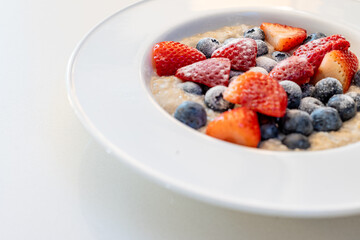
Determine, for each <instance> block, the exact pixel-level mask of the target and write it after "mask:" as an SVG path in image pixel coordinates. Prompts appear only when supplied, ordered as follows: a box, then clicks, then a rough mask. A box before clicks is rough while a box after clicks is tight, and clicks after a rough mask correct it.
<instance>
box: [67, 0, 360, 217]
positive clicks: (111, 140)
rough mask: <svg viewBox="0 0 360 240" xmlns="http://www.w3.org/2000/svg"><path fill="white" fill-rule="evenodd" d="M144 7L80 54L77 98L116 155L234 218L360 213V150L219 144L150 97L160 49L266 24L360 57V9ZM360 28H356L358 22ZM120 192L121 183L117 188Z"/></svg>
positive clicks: (74, 60)
mask: <svg viewBox="0 0 360 240" xmlns="http://www.w3.org/2000/svg"><path fill="white" fill-rule="evenodd" d="M276 3H277V4H278V6H277V7H274V6H273V2H269V1H230V0H224V1H218V0H217V1H213V0H206V1H205V0H185V1H180V0H176V1H166V0H158V1H145V2H140V3H138V4H135V5H132V6H130V7H128V8H126V9H124V10H121V11H119V12H118V13H116V14H114V15H113V16H111V17H109V18H108V19H106V20H105V21H103V22H102V23H100V24H99V25H98V26H96V27H95V28H94V29H93V30H92V31H91V32H90V33H89V34H88V35H87V36H86V37H85V38H84V39H83V40H82V41H81V43H80V44H79V45H78V47H77V48H76V49H75V51H74V53H73V55H72V57H71V60H70V63H69V68H68V79H67V84H68V90H69V98H70V101H71V103H72V106H73V107H74V109H75V111H76V113H77V115H78V116H79V118H80V120H81V121H82V123H83V124H84V125H85V127H86V128H87V129H88V130H89V132H90V133H91V134H93V135H94V137H95V138H96V139H97V140H98V141H99V142H100V143H101V144H103V145H104V146H105V147H106V149H107V150H108V151H109V152H112V153H113V154H115V155H116V156H118V158H119V160H121V161H123V162H124V163H126V164H129V165H130V166H132V167H134V168H135V169H137V170H138V171H139V172H140V173H141V174H144V175H145V176H147V177H149V179H151V180H154V181H156V182H158V183H160V184H161V185H163V186H165V187H167V188H169V189H171V190H174V191H177V192H180V193H183V194H186V195H187V196H190V197H194V198H197V199H199V200H202V201H206V202H208V203H212V204H215V205H219V206H224V207H227V208H231V209H236V210H241V211H247V212H254V213H260V214H270V215H277V216H292V217H325V216H327V217H328V216H343V215H350V214H357V213H359V212H360V188H359V187H358V184H357V183H359V182H360V174H359V169H360V160H359V157H358V156H357V155H358V154H359V153H360V144H359V143H355V144H351V145H348V146H345V147H341V148H336V149H331V150H326V151H315V152H272V151H265V150H259V149H251V148H247V147H242V146H238V145H234V144H231V143H227V142H224V141H220V140H217V139H214V138H211V137H208V136H206V135H203V134H201V133H199V132H197V131H195V130H192V129H191V128H188V127H186V126H184V125H183V124H181V123H179V122H178V121H177V120H175V119H174V118H173V117H172V116H170V115H169V114H167V113H166V112H165V111H164V110H163V109H161V107H160V106H159V105H158V104H157V103H156V102H155V100H154V98H153V97H152V95H151V91H150V89H149V80H150V77H151V74H152V71H153V70H152V67H151V64H150V50H151V47H152V46H153V44H154V43H155V42H158V41H163V40H180V39H181V38H183V37H187V36H191V35H193V34H195V33H199V32H204V31H208V30H214V29H216V28H219V27H222V26H225V25H236V24H240V23H245V24H252V25H259V24H261V22H263V21H267V22H279V23H284V24H288V25H293V26H298V27H302V28H305V29H307V30H308V32H315V31H322V32H325V33H326V34H329V35H330V34H343V35H345V36H346V37H347V39H348V40H349V41H350V42H351V43H352V47H351V49H352V50H353V51H354V52H355V53H356V54H357V55H358V56H360V41H359V40H358V39H360V29H359V27H356V26H354V24H353V23H357V22H358V20H359V17H358V16H357V15H356V14H357V12H356V11H357V10H358V9H359V7H360V4H359V3H358V2H355V1H342V2H341V8H339V7H338V4H339V2H338V1H320V0H306V1H276ZM356 21H357V22H356ZM115 184H116V183H115Z"/></svg>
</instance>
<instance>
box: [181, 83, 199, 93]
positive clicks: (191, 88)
mask: <svg viewBox="0 0 360 240" xmlns="http://www.w3.org/2000/svg"><path fill="white" fill-rule="evenodd" d="M179 87H180V88H181V89H182V90H184V91H185V92H187V93H191V94H195V95H202V94H203V90H202V89H201V87H200V86H199V85H198V84H196V83H194V82H184V83H180V84H179Z"/></svg>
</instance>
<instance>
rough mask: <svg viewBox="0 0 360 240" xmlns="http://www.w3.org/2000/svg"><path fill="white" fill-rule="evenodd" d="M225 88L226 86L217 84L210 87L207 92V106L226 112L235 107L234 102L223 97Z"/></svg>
mask: <svg viewBox="0 0 360 240" xmlns="http://www.w3.org/2000/svg"><path fill="white" fill-rule="evenodd" d="M225 90H226V87H225V86H215V87H212V88H210V89H209V91H207V92H206V94H205V104H206V106H207V107H208V108H211V109H212V110H214V111H217V112H224V111H226V110H229V109H231V108H233V107H234V104H233V103H230V102H228V101H226V100H225V99H224V98H223V92H224V91H225Z"/></svg>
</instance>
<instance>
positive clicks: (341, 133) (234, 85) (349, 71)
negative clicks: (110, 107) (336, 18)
mask: <svg viewBox="0 0 360 240" xmlns="http://www.w3.org/2000/svg"><path fill="white" fill-rule="evenodd" d="M266 24H268V23H266ZM263 25H264V26H265V27H263ZM277 27H279V26H278V25H276V24H275V27H274V24H269V25H268V26H267V25H265V23H264V24H262V26H261V29H262V30H263V31H262V30H260V28H257V27H254V26H248V25H239V26H231V27H223V28H220V29H218V30H215V31H210V32H206V33H201V34H197V35H195V36H192V37H188V38H185V39H183V40H181V41H180V44H184V45H186V46H189V47H191V48H194V49H195V48H198V49H200V50H201V51H202V52H203V53H204V55H205V56H206V57H205V56H200V55H196V54H197V53H194V54H195V55H194V56H195V57H194V56H193V57H191V58H190V59H194V58H196V60H194V62H189V63H186V64H184V66H177V67H176V68H174V69H171V67H166V69H165V70H164V71H167V73H166V74H163V73H162V72H161V73H159V71H160V70H162V69H160V70H159V69H156V70H157V73H158V74H154V76H153V77H152V79H151V91H152V93H153V96H154V98H155V99H156V101H157V102H158V103H159V104H160V106H161V107H162V108H163V109H164V110H165V111H167V112H168V113H169V114H171V115H174V116H175V117H176V118H177V119H178V120H180V121H182V122H184V123H185V124H187V123H186V121H196V120H197V119H190V120H188V119H186V118H185V120H183V119H182V117H183V116H184V114H188V113H189V111H190V113H192V112H191V111H194V110H189V108H188V109H186V103H189V102H191V103H196V104H198V105H196V106H199V108H201V109H204V110H205V111H204V113H202V114H205V115H206V116H205V117H206V121H205V122H204V123H201V124H200V125H196V124H198V123H196V124H195V125H196V126H197V127H194V128H196V129H197V130H198V131H200V132H203V133H206V134H208V135H210V136H214V137H217V138H220V139H223V140H225V141H230V142H234V143H238V144H242V145H246V146H252V147H256V146H257V147H259V148H262V149H267V150H277V151H286V150H290V149H307V150H323V149H329V148H335V147H340V146H343V145H347V144H350V143H353V142H356V141H359V140H360V114H358V113H357V112H356V111H355V112H354V113H350V114H353V115H354V116H353V115H351V117H350V119H349V120H348V119H345V118H344V117H343V115H344V114H349V113H348V112H349V111H353V109H350V110H348V109H345V110H344V105H349V106H350V108H354V109H355V108H356V107H353V106H355V105H356V104H359V103H358V102H357V101H354V100H356V99H354V97H357V98H358V99H359V101H360V95H356V94H353V95H352V97H349V96H350V95H349V96H346V98H345V97H344V99H346V101H349V103H347V102H345V103H346V104H345V103H344V102H340V103H338V101H339V100H338V99H336V98H339V97H338V96H336V95H339V94H340V95H348V94H345V93H349V92H353V93H358V94H360V88H359V87H357V86H355V85H351V86H350V81H349V78H350V76H351V79H350V80H352V78H353V77H354V73H355V72H356V71H357V69H358V60H357V58H356V56H354V54H352V53H351V52H350V51H347V48H348V47H349V46H347V44H348V42H347V41H346V40H345V39H344V38H343V37H342V36H340V35H334V36H331V37H326V36H325V35H324V34H322V35H321V36H320V37H319V39H320V40H316V38H315V40H313V39H311V38H312V37H314V36H312V35H306V31H305V30H303V29H301V28H294V29H295V30H293V29H291V30H292V31H294V32H295V33H296V34H298V35H300V34H301V39H300V37H299V36H298V35H296V37H294V38H293V41H290V43H288V42H281V41H280V40H277V39H274V38H268V37H266V41H265V39H262V40H259V39H257V38H261V37H262V36H261V34H265V36H270V35H271V34H270V33H269V31H273V29H274V28H275V29H276V28H277ZM281 27H282V25H280V28H281ZM253 29H255V30H253ZM286 30H287V28H286ZM291 34H292V35H291V36H293V35H294V33H291ZM304 34H305V35H304ZM316 34H318V33H316ZM259 35H260V37H259ZM315 37H316V36H315ZM253 38H254V39H255V41H254V40H253ZM305 38H306V39H305ZM309 38H310V40H312V41H315V42H314V43H313V45H314V44H319V45H321V44H323V45H326V46H328V45H329V42H330V43H331V44H332V45H331V46H332V47H333V50H329V54H328V53H327V52H326V53H324V54H323V55H325V57H324V56H322V57H323V59H322V58H321V59H320V58H319V57H318V56H317V55H314V56H313V57H310V58H309V57H308V59H306V57H304V56H305V55H304V52H305V53H306V51H307V47H308V46H307V45H309V43H307V41H310V40H309ZM321 38H322V39H323V40H321ZM239 39H241V40H239ZM246 39H251V40H249V41H246ZM304 39H305V41H304ZM201 41H203V47H202V46H200V47H199V43H200V42H201ZM296 41H297V42H296ZM302 42H304V43H302ZM318 42H319V43H318ZM211 44H213V45H215V47H214V46H213V45H211ZM310 44H312V43H310ZM179 46H180V45H179ZM182 46H183V45H181V46H180V47H182ZM226 46H230V47H233V49H234V48H235V47H236V46H237V47H238V49H235V50H233V51H240V52H241V51H242V52H241V54H242V55H243V56H244V55H245V56H246V57H245V60H244V59H235V60H234V59H232V57H231V56H230V57H229V53H228V52H229V51H228V50H227V49H225V50H223V48H226ZM254 46H256V47H255V49H256V51H257V52H256V51H255V52H254ZM294 46H296V47H294ZM299 46H300V47H299ZM339 46H340V47H339ZM176 47H178V46H176ZM230 47H228V48H230ZM315 47H316V46H315ZM211 48H213V49H211ZM308 48H310V47H308ZM219 49H220V50H219ZM279 49H280V50H281V51H279ZM154 51H155V50H154ZM186 51H188V50H186ZM207 51H211V52H210V53H209V52H207ZM254 54H255V56H254ZM215 58H216V59H215ZM339 58H340V59H343V58H346V59H350V60H347V61H348V62H346V64H345V68H344V67H343V66H344V64H343V63H342V62H341V63H340V64H339V62H338V59H339ZM159 59H161V58H160V57H159ZM211 59H213V60H211ZM154 61H155V60H154ZM159 61H160V60H159ZM162 64H163V63H162ZM201 64H203V65H201ZM338 65H341V66H340V67H341V69H340V70H339V71H337V72H339V73H340V75H336V74H339V73H336V74H335V75H327V72H328V69H329V68H330V67H331V68H332V69H334V68H335V70H338ZM159 66H160V65H159ZM161 66H162V65H161ZM230 66H231V70H230ZM294 66H295V67H294ZM234 68H235V69H234ZM300 68H301V69H300ZM202 69H203V70H202ZM284 69H285V70H284ZM290 70H291V71H290ZM332 71H333V70H332ZM319 72H321V76H320V74H319ZM175 73H176V74H175ZM206 74H207V75H206ZM215 74H217V75H215ZM219 74H220V75H221V76H219ZM159 75H161V76H159ZM175 75H176V76H175ZM314 75H316V77H314ZM355 75H360V74H355ZM214 76H215V77H214ZM223 76H226V77H223ZM355 77H356V76H355ZM215 78H216V80H213V79H215ZM221 78H224V79H221ZM249 79H250V80H249ZM254 79H255V80H256V81H258V83H255V82H256V81H254ZM310 79H312V80H311V81H310ZM314 79H315V80H314ZM323 79H324V81H322V82H324V83H322V82H320V81H321V80H323ZM285 80H286V81H285ZM214 81H217V82H216V84H215V83H213V82H214ZM309 81H310V82H309ZM314 81H316V82H314ZM335 81H336V82H335ZM184 82H187V83H188V82H190V83H191V84H186V87H185V85H184ZM317 82H319V84H317ZM334 82H335V83H334ZM194 83H195V84H194ZM279 83H280V84H279ZM192 84H193V85H192ZM321 84H322V85H324V86H325V87H323V89H325V90H323V89H322V88H320V87H318V86H320V85H321ZM331 84H335V85H336V84H337V85H336V86H337V88H338V89H336V91H337V90H338V91H337V92H336V91H335V90H334V91H333V92H331V93H328V92H329V91H328V89H330V87H328V86H332V85H331ZM293 85H295V87H294V86H293ZM219 86H221V88H220V87H219ZM315 86H316V88H315ZM245 87H249V89H256V91H259V93H257V96H256V97H253V96H250V97H249V96H246V97H245V99H249V98H251V97H253V99H252V100H251V103H248V102H244V101H245V100H244V98H243V97H242V95H241V96H239V94H238V92H237V91H238V89H239V88H241V89H243V88H245ZM300 87H301V88H300ZM212 88H218V89H217V91H215V90H214V91H210V90H209V89H212ZM221 89H224V90H221ZM257 89H260V90H257ZM305 89H306V91H305ZM210 92H211V93H210ZM342 93H344V94H342ZM264 95H266V101H267V102H266V104H264V101H265V100H263V99H260V100H259V99H258V98H259V97H258V96H261V97H262V96H264ZM305 97H308V98H309V97H310V98H311V99H310V100H311V101H308V102H306V101H305V100H304V99H305ZM319 99H320V100H319ZM277 101H278V102H277ZM284 101H286V102H284ZM328 101H332V102H335V105H334V106H332V108H330V107H327V105H329V104H327V102H328ZM303 102H304V103H303ZM318 102H319V103H318ZM300 104H303V105H304V104H305V107H304V108H303V105H301V106H300ZM306 104H309V106H306ZM314 104H315V105H314ZM269 105H270V107H269ZM183 106H184V107H183ZM349 106H347V107H348V108H349ZM181 107H183V108H182V109H180V108H181ZM248 108H250V109H251V110H248ZM287 108H288V109H287ZM289 108H291V109H289ZM334 108H335V109H336V111H335V110H334ZM309 109H310V110H309ZM322 110H323V112H322ZM285 111H286V114H285ZM346 111H347V112H346ZM256 112H257V115H256ZM327 112H329V113H328V114H333V115H329V116H335V115H336V116H335V117H336V120H337V121H339V124H340V125H339V126H338V127H337V129H336V128H334V129H332V128H326V127H327V125H326V124H328V125H334V124H332V123H323V122H314V121H315V120H314V119H318V118H317V115H319V116H320V117H319V119H320V120H321V117H323V116H327V115H326V114H327ZM254 113H255V115H254ZM259 114H260V115H259ZM316 114H317V115H316ZM334 114H335V115H334ZM178 116H180V117H178ZM197 116H198V115H197ZM235 116H236V117H237V118H238V119H239V118H242V119H241V121H242V122H241V124H240V125H242V126H245V127H242V128H238V125H239V121H238V120H236V121H235V120H234V119H235ZM244 116H245V117H244ZM264 116H265V117H264ZM292 116H294V119H292ZM335 117H334V119H335ZM296 118H297V119H296ZM323 118H329V117H323ZM264 119H265V120H264ZM330 119H331V118H330ZM320 120H319V121H320ZM325 120H326V119H325ZM325 120H324V121H325ZM331 120H332V119H331ZM225 121H227V122H226V123H224V122H225ZM334 121H335V120H334ZM258 122H259V123H258ZM307 122H309V123H307ZM192 123H193V122H192ZM324 124H325V125H326V126H324ZM187 125H189V124H187ZM189 126H190V125H189ZM191 126H193V125H191ZM229 126H233V127H234V129H233V130H228V128H229ZM209 129H210V130H209ZM225 131H228V132H225ZM286 138H288V140H284V139H286Z"/></svg>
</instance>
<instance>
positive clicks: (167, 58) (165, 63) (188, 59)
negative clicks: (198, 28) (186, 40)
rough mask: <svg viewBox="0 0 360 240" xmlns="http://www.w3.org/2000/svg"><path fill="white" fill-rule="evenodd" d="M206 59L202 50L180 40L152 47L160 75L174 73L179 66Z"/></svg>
mask: <svg viewBox="0 0 360 240" xmlns="http://www.w3.org/2000/svg"><path fill="white" fill-rule="evenodd" d="M205 59H206V57H205V55H204V54H203V53H202V52H200V51H198V50H197V49H195V48H192V47H189V46H187V45H185V44H182V43H179V42H173V41H165V42H160V43H157V44H155V46H154V47H153V49H152V63H153V67H154V68H155V70H156V73H157V74H158V75H159V76H169V75H174V74H175V72H176V70H178V69H179V68H181V67H184V66H186V65H189V64H192V63H194V62H197V61H201V60H205Z"/></svg>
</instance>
